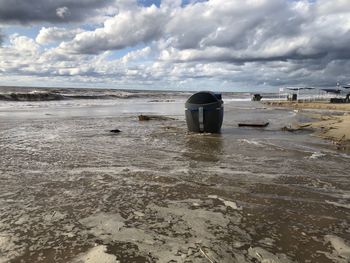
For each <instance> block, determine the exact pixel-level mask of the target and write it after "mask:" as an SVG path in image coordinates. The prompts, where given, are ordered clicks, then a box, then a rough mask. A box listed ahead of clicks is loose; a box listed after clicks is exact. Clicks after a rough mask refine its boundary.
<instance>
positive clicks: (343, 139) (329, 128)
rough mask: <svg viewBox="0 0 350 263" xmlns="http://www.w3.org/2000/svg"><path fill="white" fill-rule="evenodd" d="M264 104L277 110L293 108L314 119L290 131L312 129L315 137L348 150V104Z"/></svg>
mask: <svg viewBox="0 0 350 263" xmlns="http://www.w3.org/2000/svg"><path fill="white" fill-rule="evenodd" d="M264 104H266V105H269V106H272V107H277V108H278V107H287V108H294V109H296V110H297V111H298V112H299V113H300V114H303V115H305V116H308V117H310V118H312V119H314V121H312V122H310V123H306V124H305V123H303V124H298V125H296V126H295V127H291V130H293V129H294V130H300V129H313V130H314V131H315V133H314V134H315V135H317V136H319V137H322V138H325V139H328V140H331V141H333V142H334V143H335V144H337V145H338V148H340V149H348V148H349V146H350V104H331V103H329V102H291V101H268V102H265V103H264ZM305 110H307V111H305ZM308 110H321V111H322V112H318V113H314V112H312V111H308Z"/></svg>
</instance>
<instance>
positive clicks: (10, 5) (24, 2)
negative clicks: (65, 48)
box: [0, 0, 115, 24]
mask: <svg viewBox="0 0 350 263" xmlns="http://www.w3.org/2000/svg"><path fill="white" fill-rule="evenodd" d="M114 2H115V1H114V0H80V1H75V0H55V1H47V0H35V1H28V0H16V1H15V2H13V1H8V0H0V22H2V23H7V24H13V23H20V24H26V23H39V22H50V23H66V22H80V21H85V20H88V19H90V18H91V17H94V16H95V15H97V14H98V13H99V12H100V11H101V10H102V11H106V9H107V8H110V6H111V5H112V4H113V3H114Z"/></svg>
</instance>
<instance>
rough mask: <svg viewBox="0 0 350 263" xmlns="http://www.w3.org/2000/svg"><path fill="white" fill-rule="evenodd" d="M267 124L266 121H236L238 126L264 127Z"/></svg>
mask: <svg viewBox="0 0 350 263" xmlns="http://www.w3.org/2000/svg"><path fill="white" fill-rule="evenodd" d="M267 125H269V123H268V122H263V123H238V126H239V127H255V128H264V127H266V126H267Z"/></svg>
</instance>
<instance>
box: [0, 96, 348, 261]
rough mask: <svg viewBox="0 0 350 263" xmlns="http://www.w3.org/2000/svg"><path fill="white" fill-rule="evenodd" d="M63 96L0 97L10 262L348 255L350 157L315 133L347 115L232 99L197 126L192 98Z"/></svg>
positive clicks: (2, 254) (1, 242)
mask: <svg viewBox="0 0 350 263" xmlns="http://www.w3.org/2000/svg"><path fill="white" fill-rule="evenodd" d="M28 92H30V94H31V95H29V96H25V95H21V96H20V98H21V99H22V98H27V97H29V98H30V99H32V98H33V92H32V91H30V90H29V91H28ZM60 94H61V95H62V96H63V97H64V99H60V100H53V101H48V100H42V101H18V100H16V99H17V98H18V97H15V96H12V99H13V100H12V101H10V100H6V101H4V100H3V101H1V103H0V127H1V129H0V152H1V155H0V183H1V186H2V187H1V189H0V212H1V213H0V263H3V262H24V263H26V262H30V263H31V262H43V263H48V262H58V263H69V262H71V263H77V262H90V263H91V262H94V263H99V262H113V263H117V262H123V263H132V262H150V263H158V262H194V263H202V262H220V263H221V262H223V263H232V262H239V263H241V262H247V263H256V262H287V263H289V262H325V263H328V262H329V263H332V262H349V260H350V255H349V253H348V251H350V245H349V244H348V240H349V236H350V232H349V231H350V230H349V229H350V227H349V218H350V217H349V216H350V214H349V193H350V190H349V189H350V183H349V182H350V180H349V175H348V173H347V172H346V171H348V168H349V159H350V155H349V154H348V152H346V151H339V150H338V149H337V145H334V144H332V143H330V142H329V141H328V140H323V139H321V138H319V137H317V136H310V134H312V132H313V130H314V129H315V130H316V127H315V128H312V130H309V129H310V127H307V126H310V125H316V123H317V122H316V121H320V122H323V123H325V124H323V125H324V126H327V125H328V126H332V127H333V126H334V127H335V126H338V125H341V123H342V122H339V121H338V120H337V119H336V118H338V117H339V118H343V117H344V116H343V115H344V113H345V112H344V111H328V110H325V111H323V110H306V109H305V110H304V109H298V110H293V109H290V108H281V107H267V106H266V105H263V104H261V103H259V102H252V101H250V100H249V97H243V98H242V97H237V95H229V94H225V95H224V96H223V99H224V102H225V104H224V109H225V114H224V123H223V126H222V130H221V133H220V134H209V133H208V134H195V133H189V132H188V130H187V127H186V121H185V116H184V115H185V114H184V102H185V99H186V98H187V95H184V94H182V93H179V94H175V93H155V92H149V93H145V92H143V93H142V94H140V93H135V92H133V93H132V92H127V93H125V92H123V93H121V92H119V91H114V92H113V91H109V90H106V91H103V92H102V91H100V93H99V94H95V92H94V91H91V90H86V91H84V90H82V91H79V90H64V91H60ZM96 95H98V96H96ZM35 96H36V98H37V97H38V98H39V99H41V98H42V97H43V96H42V94H37V93H35ZM60 97H61V96H60ZM101 98H104V99H101ZM45 99H46V96H45ZM140 115H147V116H152V117H151V118H149V120H147V121H146V120H145V121H140V120H139V118H138V116H140ZM328 115H329V116H328ZM154 116H161V117H157V118H155V117H154ZM322 118H323V119H322ZM311 121H314V122H312V124H310V123H309V122H311ZM246 122H251V123H259V122H268V123H269V125H268V126H266V127H264V128H253V127H239V125H238V124H239V123H246ZM328 122H329V123H328ZM297 123H299V124H300V125H301V126H305V128H303V127H301V129H300V130H296V131H295V132H293V131H291V132H289V131H284V130H282V127H285V126H289V125H292V124H297ZM326 124H327V125H326ZM328 126H327V127H328ZM116 129H118V130H120V132H118V133H111V132H110V131H111V130H116ZM318 130H319V131H321V130H322V128H321V127H319V128H318ZM328 130H329V132H335V131H340V129H328ZM334 136H335V135H334ZM346 138H347V137H346Z"/></svg>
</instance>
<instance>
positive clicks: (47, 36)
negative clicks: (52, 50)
mask: <svg viewBox="0 0 350 263" xmlns="http://www.w3.org/2000/svg"><path fill="white" fill-rule="evenodd" d="M81 32H83V30H82V29H71V30H69V29H66V28H58V27H48V28H46V27H42V28H41V30H40V32H39V34H38V36H37V37H36V39H35V40H36V42H37V43H39V44H42V45H45V44H50V43H55V42H61V41H68V40H72V39H73V38H74V37H75V36H76V35H77V34H79V33H81Z"/></svg>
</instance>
